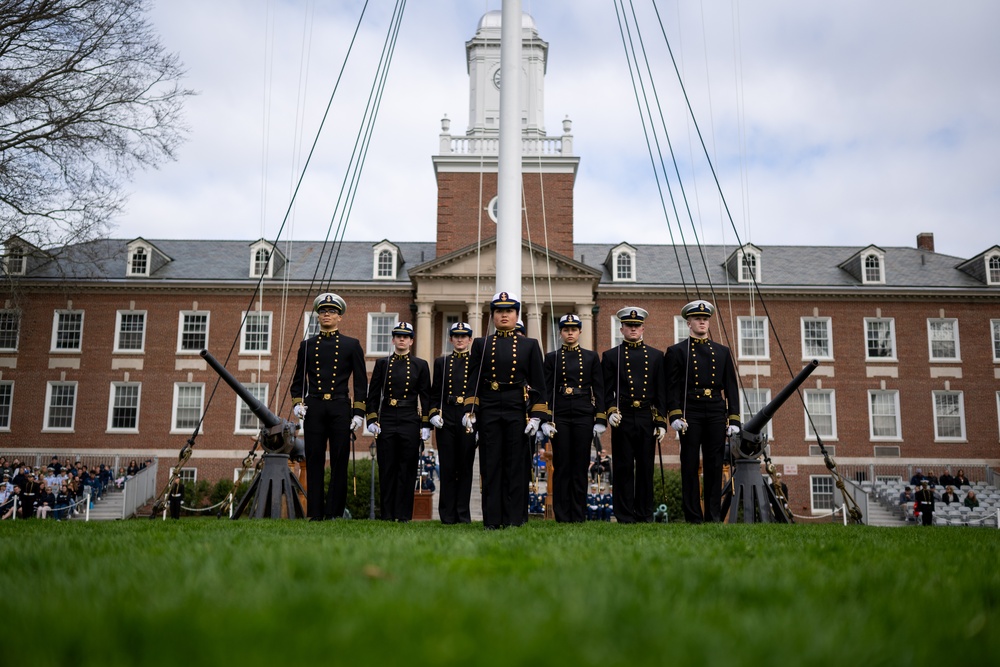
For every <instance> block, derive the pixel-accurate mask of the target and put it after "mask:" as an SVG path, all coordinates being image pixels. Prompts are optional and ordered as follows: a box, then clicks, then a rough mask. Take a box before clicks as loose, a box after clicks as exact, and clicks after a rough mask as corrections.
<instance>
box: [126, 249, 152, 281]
mask: <svg viewBox="0 0 1000 667" xmlns="http://www.w3.org/2000/svg"><path fill="white" fill-rule="evenodd" d="M128 275H130V276H148V275H149V249H148V248H146V247H145V246H141V245H139V246H135V247H134V248H132V249H130V250H129V253H128Z"/></svg>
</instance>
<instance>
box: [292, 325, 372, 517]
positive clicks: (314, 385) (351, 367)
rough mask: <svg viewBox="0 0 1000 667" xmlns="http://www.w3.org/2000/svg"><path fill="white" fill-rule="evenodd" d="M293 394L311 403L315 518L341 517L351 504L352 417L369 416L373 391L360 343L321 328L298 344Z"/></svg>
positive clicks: (309, 497) (309, 449)
mask: <svg viewBox="0 0 1000 667" xmlns="http://www.w3.org/2000/svg"><path fill="white" fill-rule="evenodd" d="M352 386H353V390H354V402H353V403H352V402H351V393H350V389H351V387H352ZM289 393H290V394H291V396H292V403H304V404H305V405H306V407H307V408H308V409H307V411H306V418H305V426H304V428H303V431H304V433H303V436H304V438H305V449H306V505H307V513H308V515H309V516H310V517H313V518H323V517H324V516H325V517H327V518H339V517H342V516H343V515H344V509H345V507H346V506H347V463H348V461H349V459H350V451H351V417H352V416H360V417H364V415H365V401H364V399H365V396H366V394H367V393H368V372H367V370H366V369H365V355H364V352H363V351H362V349H361V343H360V342H358V339H357V338H351V337H350V336H345V335H343V334H342V333H340V331H321V332H320V333H318V334H316V335H315V336H312V337H310V338H307V339H305V340H304V341H302V342H301V343H299V351H298V355H297V356H296V358H295V373H294V374H293V375H292V385H291V387H290V388H289ZM328 442H329V447H330V490H329V492H328V493H327V494H324V493H323V469H324V468H325V466H326V449H327V443H328ZM324 495H325V499H324Z"/></svg>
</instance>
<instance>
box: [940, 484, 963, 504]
mask: <svg viewBox="0 0 1000 667" xmlns="http://www.w3.org/2000/svg"><path fill="white" fill-rule="evenodd" d="M941 502H942V503H944V504H945V505H951V504H952V503H955V504H956V505H957V504H958V503H959V502H960V501H959V499H958V494H957V493H955V487H953V486H951V485H950V484H949V485H948V486H946V487H945V489H944V493H942V494H941Z"/></svg>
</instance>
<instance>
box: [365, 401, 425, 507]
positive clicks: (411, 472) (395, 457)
mask: <svg viewBox="0 0 1000 667" xmlns="http://www.w3.org/2000/svg"><path fill="white" fill-rule="evenodd" d="M378 423H379V426H380V427H381V428H382V432H381V433H379V434H378V437H377V438H375V446H376V452H377V454H376V455H377V456H378V478H379V496H380V500H381V503H382V519H383V520H384V521H409V520H410V519H412V518H413V491H414V487H415V486H416V484H417V475H418V470H417V460H418V459H419V458H420V416H419V415H418V414H417V411H416V407H415V406H413V407H408V408H391V407H388V406H386V407H383V409H382V412H381V413H380V414H379V422H378Z"/></svg>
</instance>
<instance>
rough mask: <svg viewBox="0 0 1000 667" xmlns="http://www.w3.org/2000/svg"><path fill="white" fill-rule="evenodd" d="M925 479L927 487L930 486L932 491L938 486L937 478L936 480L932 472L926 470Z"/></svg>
mask: <svg viewBox="0 0 1000 667" xmlns="http://www.w3.org/2000/svg"><path fill="white" fill-rule="evenodd" d="M925 479H926V480H927V484H928V485H929V486H930V487H931V488H932V489H933V488H934V487H935V486H937V485H938V478H937V475H935V474H934V471H933V470H928V471H927V476H926V477H925Z"/></svg>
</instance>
